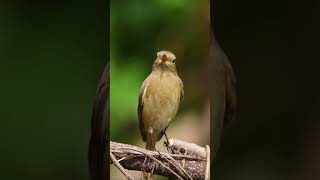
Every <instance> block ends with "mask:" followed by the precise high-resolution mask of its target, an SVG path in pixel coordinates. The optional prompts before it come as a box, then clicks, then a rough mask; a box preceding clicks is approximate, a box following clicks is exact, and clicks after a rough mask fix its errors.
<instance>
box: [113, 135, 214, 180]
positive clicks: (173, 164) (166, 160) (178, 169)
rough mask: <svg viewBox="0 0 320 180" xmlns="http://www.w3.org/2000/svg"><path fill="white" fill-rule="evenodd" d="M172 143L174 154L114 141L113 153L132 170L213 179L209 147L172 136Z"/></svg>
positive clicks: (123, 164) (194, 179) (124, 165)
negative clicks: (210, 168)
mask: <svg viewBox="0 0 320 180" xmlns="http://www.w3.org/2000/svg"><path fill="white" fill-rule="evenodd" d="M169 145H170V146H171V147H172V150H173V152H172V153H171V154H167V153H162V152H157V151H149V150H146V149H142V148H139V147H136V146H132V145H128V144H122V143H117V142H110V153H111V154H112V155H113V156H114V157H115V158H116V160H117V161H118V162H119V163H120V165H121V166H122V167H124V168H126V169H128V170H137V171H144V172H148V173H153V174H157V175H161V176H166V177H176V178H178V179H192V180H207V179H209V169H208V167H210V162H208V161H210V148H209V146H207V147H206V148H204V147H200V146H198V145H196V144H193V143H188V142H184V141H180V140H177V139H170V140H169ZM111 154H110V155H111ZM118 168H119V167H118Z"/></svg>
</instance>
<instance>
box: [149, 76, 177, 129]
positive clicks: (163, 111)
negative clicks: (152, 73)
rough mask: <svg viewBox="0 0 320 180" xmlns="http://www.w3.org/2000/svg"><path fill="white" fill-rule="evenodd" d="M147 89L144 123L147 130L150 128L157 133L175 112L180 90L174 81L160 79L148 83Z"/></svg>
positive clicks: (164, 126)
mask: <svg viewBox="0 0 320 180" xmlns="http://www.w3.org/2000/svg"><path fill="white" fill-rule="evenodd" d="M155 84H156V85H155ZM154 87H156V88H154ZM147 91H148V92H147V94H148V95H147V96H146V99H145V102H144V110H143V111H144V112H143V115H144V118H143V119H144V125H145V126H146V127H147V131H149V130H150V129H152V130H151V131H153V132H154V133H156V134H157V133H159V132H160V131H161V130H163V129H164V128H166V127H167V126H168V124H169V123H170V121H171V120H172V119H173V118H174V116H175V114H176V113H177V110H178V107H179V103H180V102H179V100H180V99H179V98H180V90H179V89H178V88H177V86H176V84H175V83H172V82H169V83H168V82H166V81H165V80H162V82H161V81H160V82H159V81H158V82H155V83H154V84H150V85H149V87H148V89H147Z"/></svg>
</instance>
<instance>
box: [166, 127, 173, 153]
mask: <svg viewBox="0 0 320 180" xmlns="http://www.w3.org/2000/svg"><path fill="white" fill-rule="evenodd" d="M164 137H165V138H166V140H167V141H166V142H164V144H165V145H166V148H167V150H168V152H169V153H173V149H172V146H171V145H170V143H169V139H168V137H167V133H166V132H164Z"/></svg>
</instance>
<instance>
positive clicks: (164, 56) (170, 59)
mask: <svg viewBox="0 0 320 180" xmlns="http://www.w3.org/2000/svg"><path fill="white" fill-rule="evenodd" d="M175 59H176V56H175V55H174V54H173V53H172V52H170V51H159V52H158V53H157V59H156V60H155V61H154V63H153V69H154V70H159V69H160V70H169V71H174V72H175V71H176V64H175V61H176V60H175Z"/></svg>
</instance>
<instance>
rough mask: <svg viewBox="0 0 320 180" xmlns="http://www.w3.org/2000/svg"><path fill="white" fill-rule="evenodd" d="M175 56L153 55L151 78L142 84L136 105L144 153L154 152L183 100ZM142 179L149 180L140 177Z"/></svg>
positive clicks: (164, 52)
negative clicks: (154, 58)
mask: <svg viewBox="0 0 320 180" xmlns="http://www.w3.org/2000/svg"><path fill="white" fill-rule="evenodd" d="M175 61H176V56H175V55H174V54H173V53H172V52H170V51H166V50H162V51H159V52H158V53H157V57H156V60H155V61H154V63H153V66H152V72H151V74H150V75H149V76H148V77H147V78H146V79H145V80H144V81H143V83H142V86H141V89H140V93H139V102H138V119H139V129H140V134H141V136H142V140H143V141H145V142H146V149H148V150H151V151H154V150H155V145H156V142H157V141H159V140H160V139H161V138H162V136H163V135H164V134H165V132H166V130H167V128H168V126H169V125H170V123H171V121H172V120H173V118H174V117H175V115H176V114H177V112H178V109H179V106H180V104H181V102H182V99H183V97H184V87H183V83H182V80H181V79H180V77H179V76H178V73H177V69H176V63H175ZM143 176H144V179H152V175H151V174H150V173H143Z"/></svg>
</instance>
